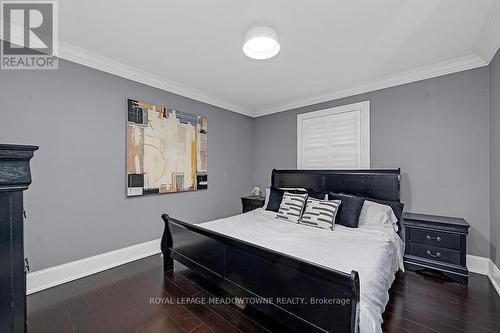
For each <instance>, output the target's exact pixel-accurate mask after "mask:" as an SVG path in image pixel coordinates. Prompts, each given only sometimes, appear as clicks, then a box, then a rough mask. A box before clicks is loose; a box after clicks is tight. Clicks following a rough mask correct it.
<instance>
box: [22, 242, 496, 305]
mask: <svg viewBox="0 0 500 333" xmlns="http://www.w3.org/2000/svg"><path fill="white" fill-rule="evenodd" d="M157 253H160V239H155V240H152V241H149V242H146V243H142V244H137V245H133V246H129V247H125V248H123V249H118V250H114V251H111V252H106V253H103V254H99V255H96V256H93V257H88V258H84V259H81V260H76V261H72V262H68V263H66V264H62V265H59V266H54V267H49V268H46V269H42V270H40V271H36V272H33V273H28V275H27V278H26V294H28V295H29V294H32V293H36V292H37V291H41V290H44V289H47V288H51V287H55V286H57V285H60V284H63V283H66V282H70V281H73V280H76V279H80V278H82V277H85V276H88V275H92V274H95V273H99V272H102V271H105V270H107V269H110V268H113V267H116V266H120V265H123V264H126V263H128V262H131V261H135V260H138V259H142V258H145V257H148V256H151V255H154V254H157ZM467 268H468V269H469V271H470V272H472V273H477V274H482V275H487V276H488V277H489V279H490V281H491V284H492V285H493V286H494V287H495V289H496V291H497V292H498V294H499V295H500V270H499V269H498V267H497V266H496V265H495V264H494V263H493V261H491V260H490V259H489V258H485V257H479V256H474V255H470V254H468V255H467Z"/></svg>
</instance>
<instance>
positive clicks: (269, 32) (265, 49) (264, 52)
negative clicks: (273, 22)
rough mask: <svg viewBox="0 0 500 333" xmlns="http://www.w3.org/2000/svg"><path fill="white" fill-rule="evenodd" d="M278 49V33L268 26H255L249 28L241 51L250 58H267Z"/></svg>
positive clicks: (277, 51) (273, 54)
mask: <svg viewBox="0 0 500 333" xmlns="http://www.w3.org/2000/svg"><path fill="white" fill-rule="evenodd" d="M279 51H280V43H279V41H278V34H276V31H274V29H271V28H269V27H255V28H253V29H250V30H249V31H248V32H247V34H246V36H245V43H244V44H243V53H245V55H246V56H247V57H249V58H252V59H258V60H263V59H269V58H272V57H274V56H275V55H277V54H278V53H279Z"/></svg>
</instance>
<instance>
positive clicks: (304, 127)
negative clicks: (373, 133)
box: [297, 102, 370, 169]
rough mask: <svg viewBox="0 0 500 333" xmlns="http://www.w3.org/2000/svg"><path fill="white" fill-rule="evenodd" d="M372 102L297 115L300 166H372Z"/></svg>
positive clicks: (331, 167) (346, 167)
mask: <svg viewBox="0 0 500 333" xmlns="http://www.w3.org/2000/svg"><path fill="white" fill-rule="evenodd" d="M369 112H370V104H369V102H362V103H356V104H350V105H345V106H341V107H337V108H333V109H327V110H321V111H315V112H309V113H304V114H299V115H298V116H297V168H299V169H359V168H363V169H369V168H370V129H369V124H370V115H369Z"/></svg>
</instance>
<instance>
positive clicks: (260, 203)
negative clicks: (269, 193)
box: [241, 195, 266, 213]
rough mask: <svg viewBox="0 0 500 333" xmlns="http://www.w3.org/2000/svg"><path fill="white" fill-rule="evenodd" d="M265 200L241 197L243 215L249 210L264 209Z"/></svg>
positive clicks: (254, 197)
mask: <svg viewBox="0 0 500 333" xmlns="http://www.w3.org/2000/svg"><path fill="white" fill-rule="evenodd" d="M265 200H266V199H265V198H262V197H256V196H253V195H251V196H247V197H241V204H242V205H243V213H246V212H249V211H251V210H254V209H257V208H260V207H264V201H265Z"/></svg>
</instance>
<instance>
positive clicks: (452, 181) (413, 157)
mask: <svg viewBox="0 0 500 333" xmlns="http://www.w3.org/2000/svg"><path fill="white" fill-rule="evenodd" d="M365 100H370V101H371V113H370V117H371V167H372V168H397V167H400V168H401V170H402V184H401V190H402V195H401V197H402V198H401V199H402V202H404V203H405V204H406V210H407V211H412V212H418V213H429V214H442V215H449V216H460V217H464V218H465V219H467V221H469V223H470V224H471V228H470V235H469V238H468V252H469V253H471V254H475V255H480V256H485V257H489V255H490V247H489V239H490V223H489V220H490V202H489V199H488V196H489V154H490V152H489V131H490V128H489V118H490V116H489V114H490V111H489V108H490V107H489V73H488V68H487V67H483V68H479V69H475V70H471V71H466V72H461V73H457V74H452V75H448V76H443V77H439V78H434V79H430V80H425V81H420V82H415V83H411V84H407V85H402V86H398V87H394V88H389V89H384V90H379V91H375V92H371V93H367V94H362V95H359V96H353V97H349V98H343V99H339V100H334V101H330V102H326V103H321V104H317V105H312V106H308V107H304V108H300V109H295V110H290V111H286V112H281V113H277V114H273V115H269V116H265V117H260V118H257V119H256V122H255V131H256V135H255V136H256V140H255V142H254V149H255V150H254V151H255V152H254V158H255V159H254V174H253V181H254V184H255V185H256V186H266V187H267V186H269V182H270V174H271V170H272V169H273V168H296V158H297V157H296V156H297V151H296V147H297V138H296V135H297V130H296V128H297V125H296V123H297V122H296V121H297V120H296V119H297V114H298V113H304V112H308V111H314V110H319V109H324V108H329V107H334V106H339V105H343V104H349V103H354V102H359V101H365Z"/></svg>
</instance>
